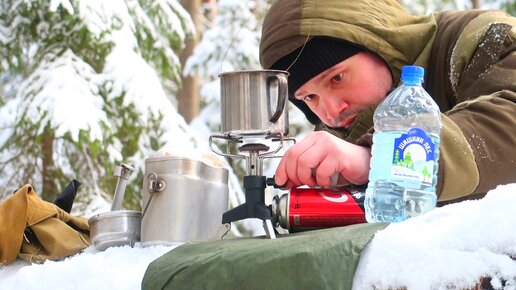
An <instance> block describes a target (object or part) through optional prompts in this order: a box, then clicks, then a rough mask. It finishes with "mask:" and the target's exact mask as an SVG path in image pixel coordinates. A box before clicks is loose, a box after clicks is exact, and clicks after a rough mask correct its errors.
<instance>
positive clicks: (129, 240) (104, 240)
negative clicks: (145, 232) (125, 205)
mask: <svg viewBox="0 0 516 290" xmlns="http://www.w3.org/2000/svg"><path fill="white" fill-rule="evenodd" d="M141 219H142V215H141V212H140V211H134V210H116V211H108V212H105V213H101V214H96V215H94V216H92V217H90V218H89V219H88V223H89V225H90V238H91V241H92V243H93V246H94V247H95V248H96V249H97V250H99V251H104V250H105V249H107V248H109V247H116V246H125V245H130V246H131V247H133V246H134V244H135V243H136V242H138V241H140V232H141V229H140V225H141Z"/></svg>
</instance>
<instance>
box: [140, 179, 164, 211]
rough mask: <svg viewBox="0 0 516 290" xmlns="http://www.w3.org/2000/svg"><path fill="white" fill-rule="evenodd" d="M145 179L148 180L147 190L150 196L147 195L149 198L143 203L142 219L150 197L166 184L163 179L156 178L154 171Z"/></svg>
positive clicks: (161, 189) (150, 199)
mask: <svg viewBox="0 0 516 290" xmlns="http://www.w3.org/2000/svg"><path fill="white" fill-rule="evenodd" d="M147 179H148V180H149V188H148V190H149V193H150V196H149V200H148V201H147V204H146V205H145V208H144V209H143V212H142V219H143V217H144V216H145V213H146V212H147V209H148V208H149V205H150V203H151V201H152V198H153V197H154V194H156V193H157V192H160V191H163V189H165V185H166V184H165V181H164V180H162V179H158V175H157V174H156V173H155V172H152V173H150V174H149V176H148V177H147Z"/></svg>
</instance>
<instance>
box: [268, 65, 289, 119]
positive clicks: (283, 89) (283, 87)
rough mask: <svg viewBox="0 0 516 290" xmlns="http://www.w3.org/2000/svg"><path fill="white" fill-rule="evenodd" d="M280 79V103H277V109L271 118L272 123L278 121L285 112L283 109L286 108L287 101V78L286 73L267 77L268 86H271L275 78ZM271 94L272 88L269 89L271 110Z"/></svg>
mask: <svg viewBox="0 0 516 290" xmlns="http://www.w3.org/2000/svg"><path fill="white" fill-rule="evenodd" d="M274 79H277V80H278V103H277V104H276V111H275V112H274V114H271V115H272V116H271V117H270V118H269V121H270V122H271V123H276V122H277V121H278V120H279V118H280V117H281V114H283V109H284V108H285V102H286V101H287V78H286V77H285V76H284V75H273V76H270V77H268V78H267V88H270V83H271V82H272V81H273V80H274ZM270 103H271V96H270V90H267V104H268V107H269V112H270V111H271V110H270V108H271V104H270Z"/></svg>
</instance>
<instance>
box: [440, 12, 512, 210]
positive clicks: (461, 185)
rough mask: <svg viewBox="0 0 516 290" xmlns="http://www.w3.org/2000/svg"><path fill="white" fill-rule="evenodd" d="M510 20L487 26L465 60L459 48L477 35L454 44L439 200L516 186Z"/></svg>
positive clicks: (444, 130) (442, 147) (444, 125)
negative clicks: (452, 103) (453, 102)
mask: <svg viewBox="0 0 516 290" xmlns="http://www.w3.org/2000/svg"><path fill="white" fill-rule="evenodd" d="M508 19H509V21H506V22H505V23H500V22H498V23H497V22H491V23H489V25H487V26H486V27H487V28H486V29H484V30H483V31H484V33H483V36H482V37H481V39H480V41H479V42H478V45H477V46H476V47H475V48H474V50H473V53H472V54H471V57H470V58H469V59H468V61H465V60H464V58H461V55H460V48H461V45H462V44H464V43H467V41H470V42H471V37H472V36H471V35H473V34H474V33H477V35H478V32H479V30H478V29H470V30H468V29H465V31H464V32H463V34H464V35H461V37H459V39H458V41H457V43H456V44H455V48H454V53H455V51H457V53H455V55H454V56H455V59H454V58H453V57H452V60H451V64H452V65H451V69H452V72H450V76H451V78H456V79H455V82H454V81H452V89H453V92H454V97H455V98H456V102H457V105H456V106H455V107H453V108H452V109H451V110H450V111H447V112H445V113H444V117H443V134H442V136H441V137H442V138H441V142H442V143H441V156H442V160H441V162H440V163H439V177H440V178H439V184H438V192H439V200H440V201H447V200H455V199H459V198H465V197H472V196H475V195H477V194H482V193H485V192H487V191H489V190H490V189H493V188H495V187H496V186H497V185H499V184H507V183H513V182H516V170H515V169H516V150H515V148H516V37H515V35H516V28H515V26H514V24H511V23H515V21H516V20H515V19H514V18H510V17H509V18H508ZM468 33H469V34H471V35H468ZM457 62H458V63H460V62H463V65H462V67H461V66H459V67H457V66H454V64H455V63H457ZM453 70H456V71H453ZM459 70H460V72H457V71H459Z"/></svg>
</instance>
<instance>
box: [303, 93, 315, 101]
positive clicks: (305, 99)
mask: <svg viewBox="0 0 516 290" xmlns="http://www.w3.org/2000/svg"><path fill="white" fill-rule="evenodd" d="M314 98H315V94H309V95H306V96H305V97H304V98H303V101H305V102H309V101H311V100H313V99H314Z"/></svg>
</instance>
